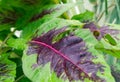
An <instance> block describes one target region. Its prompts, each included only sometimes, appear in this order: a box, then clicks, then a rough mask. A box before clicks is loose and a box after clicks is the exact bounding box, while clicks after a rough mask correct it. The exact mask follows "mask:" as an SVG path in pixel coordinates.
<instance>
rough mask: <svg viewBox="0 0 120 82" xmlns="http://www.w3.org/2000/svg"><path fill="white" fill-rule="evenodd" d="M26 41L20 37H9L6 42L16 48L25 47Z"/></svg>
mask: <svg viewBox="0 0 120 82" xmlns="http://www.w3.org/2000/svg"><path fill="white" fill-rule="evenodd" d="M26 43H27V42H26V40H25V39H22V38H19V39H14V38H10V39H8V40H7V44H8V46H9V47H12V48H15V49H18V50H23V49H25V46H26Z"/></svg>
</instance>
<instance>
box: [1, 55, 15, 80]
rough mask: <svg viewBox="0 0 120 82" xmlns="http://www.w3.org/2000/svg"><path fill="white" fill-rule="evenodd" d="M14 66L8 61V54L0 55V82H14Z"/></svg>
mask: <svg viewBox="0 0 120 82" xmlns="http://www.w3.org/2000/svg"><path fill="white" fill-rule="evenodd" d="M15 76H16V64H15V63H14V62H12V61H10V60H8V54H2V55H1V54H0V82H14V80H15Z"/></svg>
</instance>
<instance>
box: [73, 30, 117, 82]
mask: <svg viewBox="0 0 120 82" xmlns="http://www.w3.org/2000/svg"><path fill="white" fill-rule="evenodd" d="M75 35H77V36H78V37H81V38H82V39H83V40H84V41H85V42H86V44H87V47H88V51H89V52H91V53H92V54H93V55H95V56H96V59H94V60H93V61H94V63H99V64H102V65H103V66H105V67H104V72H103V74H101V73H100V72H98V73H97V74H98V76H99V77H101V78H104V79H105V80H106V82H115V80H114V78H113V77H112V75H111V70H110V67H109V66H108V64H107V63H106V61H105V59H104V57H103V55H102V53H101V52H98V50H96V49H95V48H94V47H95V45H96V44H98V41H97V40H96V39H95V37H94V36H93V34H92V33H91V32H90V30H88V29H77V30H76V31H75ZM98 46H99V45H98Z"/></svg>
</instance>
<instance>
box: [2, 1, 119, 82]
mask: <svg viewBox="0 0 120 82" xmlns="http://www.w3.org/2000/svg"><path fill="white" fill-rule="evenodd" d="M76 1H77V0H76ZM89 1H90V2H91V3H92V4H93V5H94V7H95V8H94V10H95V11H94V12H91V11H89V10H85V12H84V13H80V14H77V15H73V17H70V12H71V11H70V10H71V9H72V11H75V10H76V5H78V6H77V7H79V3H73V2H72V0H69V1H68V0H0V82H31V81H32V82H69V80H68V79H67V80H63V79H61V78H58V77H57V76H56V73H54V72H53V71H51V69H50V63H48V64H46V65H45V66H44V67H42V66H37V65H36V68H33V67H34V66H33V64H35V62H36V61H37V57H36V56H37V55H33V54H32V55H29V56H28V55H27V53H26V52H27V48H28V46H29V43H30V41H31V39H33V38H35V37H38V36H41V35H42V34H43V33H46V32H48V31H50V30H51V29H59V28H63V27H67V30H66V31H65V32H64V33H61V34H60V35H56V36H55V37H54V39H53V43H54V42H57V41H59V40H60V39H61V38H62V37H65V36H66V35H67V34H69V33H70V32H72V33H73V34H71V35H75V36H78V37H80V38H82V39H83V40H84V41H85V43H86V46H87V48H88V51H89V52H91V53H92V54H93V55H95V56H96V59H94V60H92V61H93V62H94V63H96V64H102V65H103V66H104V73H103V74H102V73H101V72H99V71H98V72H97V75H98V76H99V77H101V78H104V79H105V80H106V82H115V80H116V82H119V80H120V78H119V77H118V75H119V72H120V69H119V67H120V64H119V63H120V60H119V58H120V34H116V35H111V34H109V33H108V34H105V35H104V37H102V38H101V40H97V39H96V38H95V37H94V34H93V33H92V32H91V31H90V30H88V29H83V28H82V27H83V26H84V24H86V23H88V22H93V21H95V23H96V25H98V26H99V20H102V17H104V16H105V19H106V20H105V22H108V23H109V24H107V25H109V26H110V29H115V30H117V31H119V30H120V25H118V24H119V23H120V15H119V13H120V6H119V3H120V0H110V1H113V3H109V1H108V0H105V1H103V0H89ZM68 2H72V3H68ZM77 2H79V1H77ZM98 2H99V3H100V4H98ZM113 4H114V5H113ZM103 5H104V6H103ZM111 7H113V8H112V9H110V8H111ZM78 9H79V8H78ZM79 10H80V9H79ZM80 12H82V11H81V10H80ZM104 13H106V14H105V15H104ZM67 18H68V19H67ZM69 18H71V19H69ZM94 18H95V19H94ZM105 22H104V21H102V24H105ZM113 23H117V24H113ZM100 26H101V25H100ZM12 28H14V30H13V31H11V29H12ZM17 31H22V33H21V34H20V37H17V36H16V34H15V32H17ZM107 63H108V64H109V65H108V64H107ZM111 66H112V67H111ZM110 67H111V69H110ZM111 72H112V75H113V76H114V77H113V76H112V75H111ZM117 74H118V75H117ZM114 78H115V80H114ZM84 81H85V82H92V81H91V80H89V79H87V78H86V79H85V80H84ZM77 82H81V81H77Z"/></svg>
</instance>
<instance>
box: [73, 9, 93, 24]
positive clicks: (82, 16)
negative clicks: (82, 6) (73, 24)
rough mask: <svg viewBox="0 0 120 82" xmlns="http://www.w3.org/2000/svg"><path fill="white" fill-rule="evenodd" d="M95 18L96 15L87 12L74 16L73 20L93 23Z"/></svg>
mask: <svg viewBox="0 0 120 82" xmlns="http://www.w3.org/2000/svg"><path fill="white" fill-rule="evenodd" d="M93 17H94V13H93V12H91V11H88V10H87V11H86V12H84V13H81V14H78V15H74V16H73V17H72V19H75V20H79V21H80V22H85V21H92V20H93Z"/></svg>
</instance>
